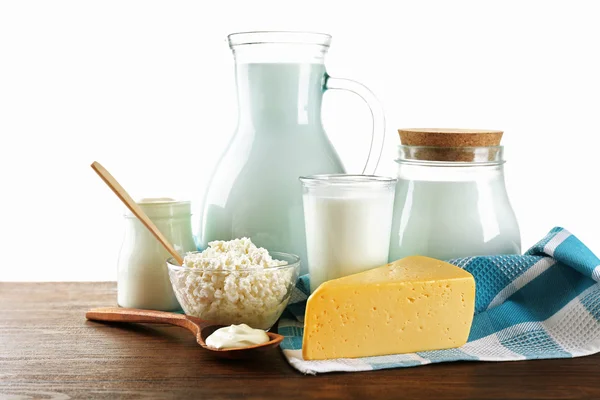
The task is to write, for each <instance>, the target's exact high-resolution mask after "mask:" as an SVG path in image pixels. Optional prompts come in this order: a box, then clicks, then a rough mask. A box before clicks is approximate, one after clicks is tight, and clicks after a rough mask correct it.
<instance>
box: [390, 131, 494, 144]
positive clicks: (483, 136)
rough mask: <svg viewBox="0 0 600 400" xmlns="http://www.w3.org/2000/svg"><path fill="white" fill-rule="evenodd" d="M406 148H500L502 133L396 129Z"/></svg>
mask: <svg viewBox="0 0 600 400" xmlns="http://www.w3.org/2000/svg"><path fill="white" fill-rule="evenodd" d="M398 133H400V142H401V143H402V144H404V145H406V146H436V147H489V146H500V139H502V133H503V132H502V131H495V130H488V129H445V128H441V129H440V128H438V129H428V128H411V129H398Z"/></svg>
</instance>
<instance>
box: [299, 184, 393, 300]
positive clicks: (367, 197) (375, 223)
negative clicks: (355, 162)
mask: <svg viewBox="0 0 600 400" xmlns="http://www.w3.org/2000/svg"><path fill="white" fill-rule="evenodd" d="M300 181H301V182H302V186H303V204H304V223H305V228H306V245H307V257H308V260H307V261H308V271H309V276H310V289H311V292H312V291H314V290H315V289H316V288H317V287H319V285H320V284H321V283H323V282H325V281H328V280H330V279H336V278H341V277H343V276H347V275H351V274H355V273H358V272H362V271H365V270H368V269H371V268H375V267H379V266H381V265H384V264H386V263H387V260H388V251H389V243H390V232H391V227H392V214H393V205H394V193H395V190H394V189H395V186H396V179H393V178H385V177H380V176H372V175H344V174H333V175H312V176H305V177H301V178H300Z"/></svg>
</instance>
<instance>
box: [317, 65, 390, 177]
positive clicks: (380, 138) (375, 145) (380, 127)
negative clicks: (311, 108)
mask: <svg viewBox="0 0 600 400" xmlns="http://www.w3.org/2000/svg"><path fill="white" fill-rule="evenodd" d="M330 89H339V90H347V91H349V92H352V93H354V94H357V95H358V96H359V97H360V98H362V99H363V100H364V102H365V103H367V106H368V107H369V110H370V111H371V118H372V119H373V125H372V130H371V147H370V148H369V156H368V157H367V162H366V163H365V167H364V169H363V171H362V173H363V174H367V175H374V174H375V170H376V169H377V165H378V164H379V160H380V159H381V153H382V152H383V144H384V140H385V115H384V114H383V108H382V107H381V104H380V103H379V100H377V98H376V97H375V95H374V94H373V92H371V90H369V88H367V87H366V86H365V85H363V84H361V83H358V82H356V81H353V80H350V79H342V78H333V77H331V76H329V75H325V90H330Z"/></svg>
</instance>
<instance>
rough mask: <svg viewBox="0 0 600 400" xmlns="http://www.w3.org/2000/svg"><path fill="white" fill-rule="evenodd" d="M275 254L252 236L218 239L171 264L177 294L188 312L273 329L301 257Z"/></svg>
mask: <svg viewBox="0 0 600 400" xmlns="http://www.w3.org/2000/svg"><path fill="white" fill-rule="evenodd" d="M287 264H288V261H283V260H281V261H280V260H274V259H273V258H272V257H271V256H270V255H269V252H268V251H267V250H266V249H263V248H258V247H256V246H255V245H254V244H253V243H252V241H251V240H250V239H248V238H242V239H234V240H231V241H228V242H225V241H215V242H211V243H209V247H208V248H207V249H206V250H204V251H203V252H201V253H188V254H187V255H186V256H185V258H184V265H183V266H182V267H178V266H173V265H171V266H169V274H170V277H171V282H172V284H173V289H174V291H175V295H176V296H177V300H179V303H180V304H181V307H182V308H183V310H184V311H185V313H186V314H189V315H192V316H195V317H199V318H202V319H206V320H210V321H212V322H215V323H218V324H221V325H230V324H239V323H246V324H248V325H250V326H251V327H253V328H260V329H269V328H270V327H271V326H273V324H274V323H275V321H276V320H277V318H279V315H281V312H282V311H283V309H284V308H285V306H286V305H287V302H288V300H289V296H290V293H291V289H292V287H293V285H294V284H295V283H296V277H297V274H298V263H295V264H290V265H289V266H288V265H287Z"/></svg>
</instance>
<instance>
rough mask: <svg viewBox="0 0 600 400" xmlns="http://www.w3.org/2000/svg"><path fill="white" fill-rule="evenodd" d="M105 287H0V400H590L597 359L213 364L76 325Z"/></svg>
mask: <svg viewBox="0 0 600 400" xmlns="http://www.w3.org/2000/svg"><path fill="white" fill-rule="evenodd" d="M115 302H116V287H115V284H114V283H112V282H107V283H0V399H4V398H9V399H10V398H15V399H17V398H18V399H26V398H54V399H67V398H69V397H71V398H84V399H88V398H107V399H114V398H124V399H129V398H131V399H137V398H164V397H179V398H185V397H189V398H196V399H218V398H239V399H267V398H277V399H307V398H312V397H314V398H317V397H319V398H326V399H348V398H356V399H361V400H365V399H374V398H410V399H417V398H432V399H434V398H441V399H445V398H476V399H483V398H490V399H508V398H510V399H512V398H544V399H567V398H600V355H595V356H590V357H583V358H577V359H564V360H543V361H520V362H510V363H473V362H471V363H466V362H465V363H447V364H437V365H429V366H425V367H417V368H405V369H394V370H383V371H373V372H360V373H334V374H324V375H318V376H304V375H302V374H300V373H298V372H296V371H295V370H293V369H292V368H291V367H290V366H289V365H288V364H287V362H286V361H285V359H284V358H283V356H282V354H281V352H280V351H279V350H278V349H275V350H273V351H272V352H270V353H268V354H265V355H264V356H262V357H261V358H260V359H257V360H252V361H244V362H240V361H224V360H220V359H215V358H213V357H212V356H211V355H210V354H208V353H207V352H206V351H205V350H203V349H202V348H201V347H200V346H198V345H197V344H196V341H195V338H194V336H193V335H192V334H190V333H189V332H188V331H186V330H184V329H181V328H177V327H170V326H158V325H133V324H131V325H105V324H100V323H95V322H90V321H86V320H85V317H84V313H85V311H86V310H87V309H89V308H92V307H102V306H110V305H114V304H115Z"/></svg>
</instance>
